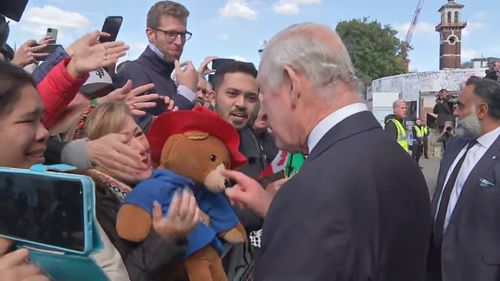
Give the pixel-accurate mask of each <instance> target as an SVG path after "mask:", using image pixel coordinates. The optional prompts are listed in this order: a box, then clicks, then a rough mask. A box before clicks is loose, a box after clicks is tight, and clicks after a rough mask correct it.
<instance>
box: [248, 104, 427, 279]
mask: <svg viewBox="0 0 500 281" xmlns="http://www.w3.org/2000/svg"><path fill="white" fill-rule="evenodd" d="M430 232H431V215H430V205H429V194H428V191H427V186H426V183H425V179H424V177H423V175H422V172H421V171H420V169H419V168H418V166H417V165H416V163H415V161H413V160H412V159H411V158H410V157H409V156H408V155H407V154H406V153H405V152H404V151H403V150H402V149H401V147H400V146H399V145H398V144H397V143H396V142H394V141H392V140H391V139H389V137H388V136H387V135H386V133H385V132H384V131H383V130H382V128H381V127H380V125H379V123H378V122H377V120H376V119H375V118H374V116H373V115H372V113H370V112H360V113H357V114H355V115H352V116H350V117H348V118H346V119H344V120H343V121H341V122H340V123H339V124H337V125H336V126H335V127H334V128H332V129H331V130H330V131H329V132H328V133H327V134H326V135H325V136H324V137H323V138H322V139H321V140H320V141H319V143H318V144H317V146H316V147H315V148H314V149H313V150H312V151H311V153H310V154H309V157H308V158H307V160H306V161H305V163H304V165H303V166H302V168H301V170H300V172H299V173H298V174H296V175H295V176H294V177H292V178H291V179H290V180H289V181H288V182H287V183H285V184H284V185H283V187H282V188H281V189H280V190H279V191H278V193H277V194H276V196H275V197H274V199H273V201H272V203H271V206H270V208H269V211H268V214H267V217H266V220H265V222H264V228H263V241H262V242H263V244H262V248H261V250H260V255H259V257H258V258H257V265H256V278H255V280H256V281H271V280H272V281H284V280H286V281H299V280H300V281H302V280H307V281H325V280H335V281H403V280H404V281H422V280H424V279H425V272H426V263H427V260H426V257H427V250H428V245H429V239H430Z"/></svg>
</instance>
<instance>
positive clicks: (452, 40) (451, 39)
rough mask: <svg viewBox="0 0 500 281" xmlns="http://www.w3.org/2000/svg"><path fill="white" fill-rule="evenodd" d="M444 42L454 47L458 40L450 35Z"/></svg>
mask: <svg viewBox="0 0 500 281" xmlns="http://www.w3.org/2000/svg"><path fill="white" fill-rule="evenodd" d="M446 41H448V43H449V44H450V45H455V44H456V43H457V42H458V38H457V36H455V35H450V36H448V38H447V39H446Z"/></svg>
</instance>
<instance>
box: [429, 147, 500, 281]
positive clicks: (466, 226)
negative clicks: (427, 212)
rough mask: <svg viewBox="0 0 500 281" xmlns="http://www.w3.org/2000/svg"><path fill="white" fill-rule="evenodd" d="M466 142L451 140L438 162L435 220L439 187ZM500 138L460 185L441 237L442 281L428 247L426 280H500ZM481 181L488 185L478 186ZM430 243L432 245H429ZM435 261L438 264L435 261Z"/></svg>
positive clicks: (434, 207) (437, 254)
mask: <svg viewBox="0 0 500 281" xmlns="http://www.w3.org/2000/svg"><path fill="white" fill-rule="evenodd" d="M466 144H467V142H466V141H465V140H463V139H460V138H456V139H454V140H453V141H452V142H451V143H450V145H449V147H448V149H447V150H446V154H445V155H444V157H443V160H442V161H441V167H440V169H439V175H438V181H437V188H436V193H435V194H434V197H433V199H432V214H433V217H435V214H436V212H437V208H438V206H437V204H438V200H439V197H440V194H441V192H442V190H443V184H444V181H445V179H446V175H447V174H448V171H449V169H450V166H451V164H452V163H453V161H454V160H455V158H456V157H457V155H458V153H459V152H460V151H461V150H462V149H463V147H464V146H465V145H466ZM498 156H500V138H497V139H496V141H495V142H494V143H493V144H492V145H491V147H490V148H489V149H488V150H487V151H486V153H485V154H484V156H483V157H482V158H481V159H480V160H479V162H478V163H477V164H476V166H475V167H474V168H473V169H472V171H471V173H470V174H469V176H468V177H467V180H466V181H465V183H464V186H463V189H462V192H461V194H460V197H459V199H458V202H457V205H456V207H455V209H454V210H453V213H452V215H451V218H450V222H449V224H448V227H447V229H446V232H445V233H444V236H443V243H442V249H441V270H442V279H441V278H440V277H439V272H438V269H437V268H436V267H435V266H433V261H434V260H435V259H436V257H438V258H439V253H438V252H436V249H435V248H434V247H433V246H432V245H431V251H430V257H429V260H430V261H431V264H430V266H429V270H430V276H429V277H430V278H429V280H445V281H461V280H463V281H466V280H467V281H470V280H478V281H479V280H480V281H493V280H496V281H498V280H500V163H498V159H497V157H498ZM481 179H483V182H484V180H486V181H487V182H489V183H492V184H493V185H489V184H484V183H483V184H482V183H481ZM431 244H433V243H431ZM438 262H439V261H438Z"/></svg>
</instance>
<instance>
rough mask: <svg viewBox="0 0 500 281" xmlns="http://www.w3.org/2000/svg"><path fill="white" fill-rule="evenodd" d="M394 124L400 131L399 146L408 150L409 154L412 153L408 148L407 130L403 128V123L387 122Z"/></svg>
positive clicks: (394, 120) (396, 121)
mask: <svg viewBox="0 0 500 281" xmlns="http://www.w3.org/2000/svg"><path fill="white" fill-rule="evenodd" d="M391 121H392V123H394V125H395V126H396V129H397V130H398V139H397V141H398V143H399V145H401V147H402V148H403V149H404V150H406V151H407V152H408V151H410V148H409V146H408V139H407V138H406V129H405V127H403V124H401V122H399V120H397V119H389V120H387V122H386V124H387V123H388V122H391Z"/></svg>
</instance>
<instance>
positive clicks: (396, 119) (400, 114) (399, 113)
mask: <svg viewBox="0 0 500 281" xmlns="http://www.w3.org/2000/svg"><path fill="white" fill-rule="evenodd" d="M392 109H393V111H394V114H390V115H388V116H387V117H385V131H386V132H387V133H388V134H389V136H391V138H392V139H394V140H396V141H397V142H398V143H399V145H401V147H402V148H403V149H404V150H405V151H406V152H409V151H410V148H409V145H408V138H407V136H406V129H405V127H404V125H403V124H404V123H403V119H404V118H406V110H407V108H406V102H405V101H404V100H396V101H395V102H394V103H393V104H392Z"/></svg>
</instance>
